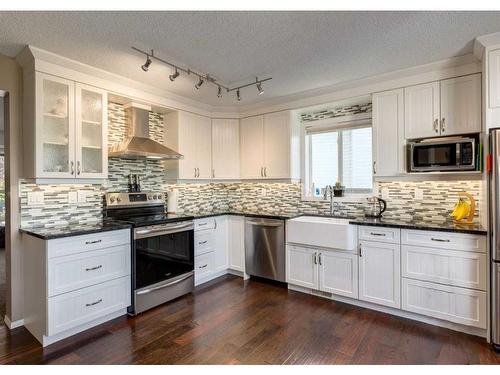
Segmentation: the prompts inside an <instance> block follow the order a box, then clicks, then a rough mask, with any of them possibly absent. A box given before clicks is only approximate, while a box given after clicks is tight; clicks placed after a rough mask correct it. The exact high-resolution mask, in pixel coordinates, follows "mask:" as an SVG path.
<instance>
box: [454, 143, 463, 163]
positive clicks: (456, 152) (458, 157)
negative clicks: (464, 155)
mask: <svg viewBox="0 0 500 375" xmlns="http://www.w3.org/2000/svg"><path fill="white" fill-rule="evenodd" d="M461 151H462V150H461V147H460V143H457V145H456V149H455V157H456V158H457V160H456V161H455V164H456V165H457V166H458V165H460V164H462V161H461Z"/></svg>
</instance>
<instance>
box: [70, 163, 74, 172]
mask: <svg viewBox="0 0 500 375" xmlns="http://www.w3.org/2000/svg"><path fill="white" fill-rule="evenodd" d="M70 166H71V167H70V168H71V174H75V162H74V161H72V162H71V163H70Z"/></svg>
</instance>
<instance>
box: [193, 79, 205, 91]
mask: <svg viewBox="0 0 500 375" xmlns="http://www.w3.org/2000/svg"><path fill="white" fill-rule="evenodd" d="M203 82H205V81H204V80H203V78H201V77H200V80H199V81H198V83H197V84H196V85H194V87H195V88H196V90H198V89H199V88H200V87H201V85H203Z"/></svg>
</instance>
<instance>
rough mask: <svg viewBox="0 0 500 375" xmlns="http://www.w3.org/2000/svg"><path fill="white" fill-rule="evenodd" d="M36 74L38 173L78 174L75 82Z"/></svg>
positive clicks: (70, 175)
mask: <svg viewBox="0 0 500 375" xmlns="http://www.w3.org/2000/svg"><path fill="white" fill-rule="evenodd" d="M36 77H37V78H36V88H37V92H36V116H37V125H36V143H37V147H36V175H37V177H42V178H43V177H48V178H74V176H75V127H74V124H75V112H74V107H75V85H74V82H72V81H69V80H65V79H62V78H58V77H54V76H50V75H46V74H42V73H37V76H36Z"/></svg>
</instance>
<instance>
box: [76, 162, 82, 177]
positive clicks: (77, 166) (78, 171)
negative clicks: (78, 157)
mask: <svg viewBox="0 0 500 375" xmlns="http://www.w3.org/2000/svg"><path fill="white" fill-rule="evenodd" d="M80 172H81V171H80V161H77V162H76V174H78V175H79V174H80Z"/></svg>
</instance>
